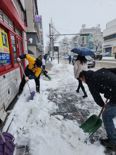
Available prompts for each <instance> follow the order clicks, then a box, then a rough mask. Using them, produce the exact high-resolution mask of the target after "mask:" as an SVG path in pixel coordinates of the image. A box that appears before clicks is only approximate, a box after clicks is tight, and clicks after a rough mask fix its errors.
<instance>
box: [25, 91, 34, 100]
mask: <svg viewBox="0 0 116 155" xmlns="http://www.w3.org/2000/svg"><path fill="white" fill-rule="evenodd" d="M34 96H35V91H32V92H30V96H29V97H28V98H27V101H29V100H33V98H34Z"/></svg>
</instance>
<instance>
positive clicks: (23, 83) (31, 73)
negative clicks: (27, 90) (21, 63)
mask: <svg viewBox="0 0 116 155" xmlns="http://www.w3.org/2000/svg"><path fill="white" fill-rule="evenodd" d="M33 74H34V73H33V72H32V71H31V70H29V69H28V67H26V69H25V75H26V76H28V77H30V75H31V76H33ZM34 80H35V84H36V91H37V92H40V76H39V77H37V78H35V79H34ZM25 84H26V80H25V76H24V75H23V78H22V81H21V83H20V86H19V94H21V93H22V91H23V88H24V86H25Z"/></svg>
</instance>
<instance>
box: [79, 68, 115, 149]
mask: <svg viewBox="0 0 116 155" xmlns="http://www.w3.org/2000/svg"><path fill="white" fill-rule="evenodd" d="M112 71H113V72H112ZM79 79H80V80H81V81H84V82H85V83H86V84H87V85H88V87H89V90H90V92H91V94H92V96H93V98H94V100H95V102H96V103H97V104H98V105H99V106H101V107H104V106H105V107H104V111H103V113H102V118H103V122H104V127H105V129H106V133H107V139H100V142H101V144H102V145H104V146H106V147H111V148H116V126H115V124H114V118H115V117H116V74H114V70H110V69H105V68H102V69H99V70H97V71H82V72H81V73H80V75H79ZM100 94H104V97H105V98H106V99H108V100H109V101H108V103H107V104H106V105H105V103H104V101H103V99H102V97H101V95H100Z"/></svg>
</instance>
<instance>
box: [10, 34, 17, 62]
mask: <svg viewBox="0 0 116 155" xmlns="http://www.w3.org/2000/svg"><path fill="white" fill-rule="evenodd" d="M11 44H12V50H13V55H14V63H17V48H16V38H15V36H14V35H12V34H11Z"/></svg>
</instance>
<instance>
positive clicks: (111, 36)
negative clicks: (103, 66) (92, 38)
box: [103, 19, 116, 57]
mask: <svg viewBox="0 0 116 155" xmlns="http://www.w3.org/2000/svg"><path fill="white" fill-rule="evenodd" d="M103 38H104V43H103V54H104V55H105V56H113V55H115V57H116V19H114V20H112V21H110V22H108V23H107V24H106V29H105V30H104V31H103Z"/></svg>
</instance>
